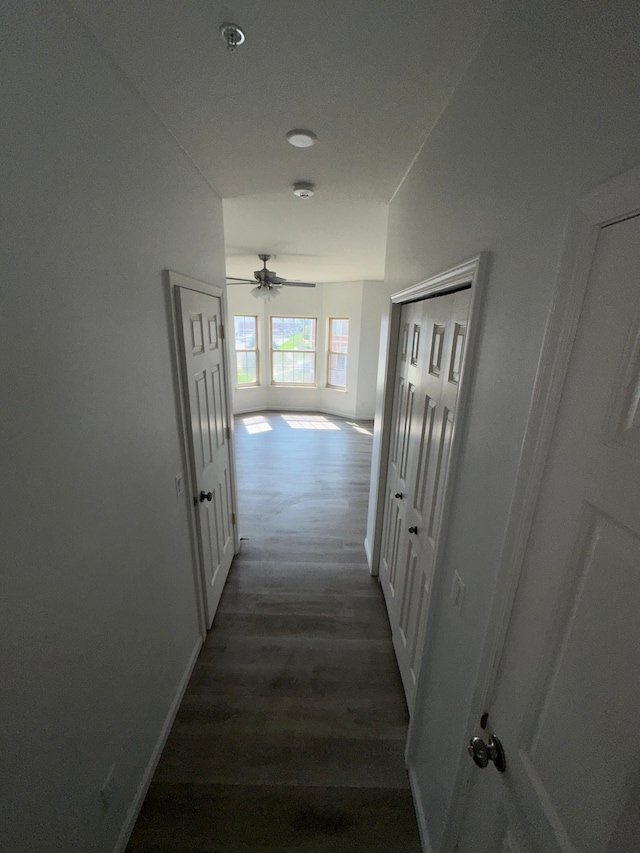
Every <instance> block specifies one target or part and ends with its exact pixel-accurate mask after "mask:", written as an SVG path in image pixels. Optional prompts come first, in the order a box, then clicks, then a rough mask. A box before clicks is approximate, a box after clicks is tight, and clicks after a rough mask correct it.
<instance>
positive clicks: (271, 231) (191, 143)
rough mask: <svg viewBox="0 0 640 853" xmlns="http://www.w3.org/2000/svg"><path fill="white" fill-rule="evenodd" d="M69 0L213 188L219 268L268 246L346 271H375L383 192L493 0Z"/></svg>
mask: <svg viewBox="0 0 640 853" xmlns="http://www.w3.org/2000/svg"><path fill="white" fill-rule="evenodd" d="M69 2H70V4H71V5H72V6H73V7H74V8H75V9H76V11H77V12H78V13H79V14H80V15H81V16H82V18H83V19H84V22H85V24H86V25H87V27H88V28H89V29H90V30H91V31H92V33H93V35H94V36H95V37H96V39H97V40H98V41H99V42H100V44H101V45H102V47H103V48H104V49H105V50H106V51H107V52H108V53H109V54H110V55H111V57H112V58H113V59H114V60H115V61H116V62H117V64H118V65H119V66H120V67H121V69H122V70H123V71H124V72H125V74H126V75H127V76H128V77H129V79H130V80H131V82H132V83H133V85H134V86H135V87H136V89H138V90H139V92H140V93H141V94H142V95H143V97H144V98H145V99H146V101H147V102H148V103H149V104H150V105H151V106H152V107H153V109H154V110H155V111H156V113H157V114H158V115H159V117H160V118H161V120H162V121H163V122H164V124H165V125H166V127H167V128H168V129H169V130H170V132H171V133H172V134H173V136H174V137H175V138H176V140H177V141H178V142H179V143H180V145H181V146H182V148H183V149H184V150H185V151H186V152H187V154H188V155H189V157H190V158H191V159H192V160H193V162H194V163H195V164H196V166H197V167H198V169H199V170H200V171H201V173H202V174H203V176H204V177H205V178H206V179H207V180H208V181H209V182H210V184H211V185H212V186H213V187H214V188H215V190H216V191H217V192H218V193H219V195H221V196H222V198H223V204H224V216H225V242H226V254H227V273H228V274H229V275H232V276H242V277H246V276H251V273H252V271H253V270H254V269H257V268H258V267H259V266H260V262H259V261H258V259H257V257H256V255H257V254H258V253H259V252H268V253H271V254H275V255H277V259H276V260H275V261H271V262H270V263H269V268H270V269H275V270H276V271H277V272H278V274H280V275H283V276H285V277H288V278H298V279H304V280H310V281H350V280H358V279H380V278H383V275H384V250H385V240H386V221H387V206H388V203H389V201H390V199H391V198H392V196H393V194H394V192H395V191H396V189H397V187H398V186H399V184H400V183H401V182H402V180H403V177H404V175H405V174H406V172H407V170H408V168H409V167H410V165H411V163H412V161H413V159H414V157H415V156H416V154H417V152H418V151H419V149H420V146H421V145H422V143H423V142H424V140H425V139H426V137H427V135H428V133H429V132H430V130H431V129H432V127H433V126H434V124H435V122H436V121H437V118H438V116H439V114H440V112H441V111H442V109H443V108H444V106H445V105H446V103H447V100H448V99H449V97H450V96H451V93H452V91H453V89H454V87H455V85H456V83H457V81H458V80H459V79H460V77H461V75H462V74H463V72H464V70H465V69H466V67H467V65H468V63H469V62H470V60H471V58H472V57H473V55H474V52H475V51H476V50H477V47H478V46H479V43H480V41H481V39H482V36H483V33H484V31H485V29H486V26H487V24H488V21H489V19H490V16H491V14H492V13H493V11H494V10H495V9H496V7H497V5H498V3H499V0H432V2H429V0H396V2H392V0H316V2H309V0H307V1H306V2H305V0H271V2H265V0H237V2H236V3H235V4H229V5H227V4H223V3H220V2H217V0H209V2H205V0H153V2H149V0H69ZM228 21H231V22H233V23H236V24H238V25H239V26H241V27H242V28H243V29H244V30H245V32H246V42H245V44H244V45H243V46H242V47H241V48H239V49H238V51H237V52H236V53H235V54H230V53H228V52H227V50H226V47H225V45H224V43H223V41H222V39H221V37H220V35H219V28H220V25H221V24H222V23H224V22H228ZM295 127H303V128H309V129H311V130H313V131H314V132H315V133H316V134H317V136H318V142H317V143H316V145H315V146H313V147H312V148H307V149H295V148H293V147H292V146H291V145H289V144H288V143H287V142H286V139H285V134H286V132H287V131H288V130H291V129H292V128H295ZM296 180H310V181H314V182H315V184H316V194H315V196H314V197H313V198H312V199H310V200H308V201H303V200H300V199H298V198H296V197H295V196H294V195H293V194H292V192H291V185H292V183H293V182H294V181H296Z"/></svg>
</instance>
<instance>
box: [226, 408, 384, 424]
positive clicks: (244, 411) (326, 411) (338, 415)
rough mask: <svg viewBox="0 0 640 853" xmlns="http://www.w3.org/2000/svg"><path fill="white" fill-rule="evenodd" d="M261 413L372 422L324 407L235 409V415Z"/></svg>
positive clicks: (361, 416)
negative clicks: (320, 416) (302, 414)
mask: <svg viewBox="0 0 640 853" xmlns="http://www.w3.org/2000/svg"><path fill="white" fill-rule="evenodd" d="M260 412H319V413H320V414H321V415H334V416H335V417H336V418H344V419H345V420H353V421H372V420H373V419H374V416H373V414H371V415H358V417H356V416H355V415H352V414H349V413H348V412H338V411H337V410H336V409H327V408H325V407H324V406H304V407H303V406H250V407H249V408H246V409H234V410H233V414H234V415H251V414H254V413H260Z"/></svg>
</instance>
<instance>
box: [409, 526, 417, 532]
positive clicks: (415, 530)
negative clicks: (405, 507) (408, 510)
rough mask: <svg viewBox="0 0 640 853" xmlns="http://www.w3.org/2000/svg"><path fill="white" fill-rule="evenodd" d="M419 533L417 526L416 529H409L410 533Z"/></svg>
mask: <svg viewBox="0 0 640 853" xmlns="http://www.w3.org/2000/svg"><path fill="white" fill-rule="evenodd" d="M417 532H418V528H417V527H415V526H414V527H410V528H409V533H417Z"/></svg>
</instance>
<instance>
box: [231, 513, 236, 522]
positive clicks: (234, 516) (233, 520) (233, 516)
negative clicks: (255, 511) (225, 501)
mask: <svg viewBox="0 0 640 853" xmlns="http://www.w3.org/2000/svg"><path fill="white" fill-rule="evenodd" d="M235 523H236V514H235V512H232V513H231V524H235Z"/></svg>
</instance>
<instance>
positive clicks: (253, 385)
mask: <svg viewBox="0 0 640 853" xmlns="http://www.w3.org/2000/svg"><path fill="white" fill-rule="evenodd" d="M236 317H244V318H251V319H253V321H254V324H255V347H253V348H251V349H238V348H237V347H236ZM259 319H260V318H259V317H258V315H257V314H234V315H233V347H234V352H235V368H236V369H235V385H236V388H237V389H238V390H240V389H242V388H258V387H259V386H260V339H259V331H260V325H259ZM241 352H255V354H256V381H255V382H239V381H238V353H241Z"/></svg>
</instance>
